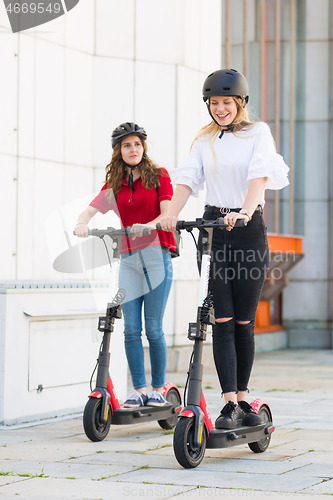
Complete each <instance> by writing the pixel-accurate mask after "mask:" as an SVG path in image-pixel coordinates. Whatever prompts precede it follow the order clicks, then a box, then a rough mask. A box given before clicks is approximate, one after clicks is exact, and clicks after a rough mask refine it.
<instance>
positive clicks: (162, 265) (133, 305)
mask: <svg viewBox="0 0 333 500" xmlns="http://www.w3.org/2000/svg"><path fill="white" fill-rule="evenodd" d="M171 283H172V263H171V256H170V252H169V250H168V249H166V248H163V247H162V248H161V247H158V246H154V247H147V248H145V249H143V250H138V251H136V252H133V253H132V254H130V255H129V254H126V255H123V256H122V257H121V263H120V270H119V288H123V289H125V291H126V298H125V300H124V302H123V303H122V311H123V316H124V335H125V352H126V357H127V362H128V366H129V369H130V373H131V377H132V383H133V386H134V389H140V388H142V387H146V386H147V384H146V377H145V367H144V351H143V346H142V338H141V334H142V307H143V308H144V319H145V330H146V336H147V339H148V343H149V355H150V363H151V377H152V381H151V385H152V387H155V388H157V387H163V385H164V384H165V371H166V361H167V347H166V342H165V338H164V333H163V315H164V311H165V306H166V303H167V299H168V296H169V292H170V288H171Z"/></svg>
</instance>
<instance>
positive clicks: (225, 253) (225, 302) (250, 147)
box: [161, 69, 289, 429]
mask: <svg viewBox="0 0 333 500" xmlns="http://www.w3.org/2000/svg"><path fill="white" fill-rule="evenodd" d="M203 100H204V102H205V103H206V105H207V109H208V112H209V114H210V116H211V118H212V121H211V122H210V123H209V124H208V125H207V126H205V127H203V128H202V129H201V130H200V132H199V134H198V135H197V137H196V138H195V140H194V142H193V144H192V147H191V150H190V154H189V156H188V157H187V158H186V159H185V160H184V161H183V162H181V163H180V165H179V166H178V168H177V169H176V176H175V183H176V189H175V193H174V196H173V198H172V201H171V204H170V205H169V207H168V213H167V215H166V216H165V217H163V218H162V220H161V226H162V229H164V230H165V231H171V230H174V229H175V225H176V222H177V217H178V215H179V212H180V211H181V210H182V208H183V207H184V206H185V204H186V202H187V200H188V198H189V196H190V195H194V196H196V195H197V194H198V191H199V190H200V189H202V188H203V186H204V183H205V184H206V189H207V194H206V205H205V211H204V215H203V217H204V218H205V219H208V220H212V219H216V218H217V217H221V214H222V216H224V221H225V223H226V224H228V225H229V227H228V231H221V230H214V234H213V247H212V264H211V275H210V291H211V293H212V295H213V302H214V308H215V318H216V324H215V325H214V326H213V354H214V361H215V366H216V370H217V374H218V377H219V381H220V384H221V388H222V391H223V392H222V393H223V395H224V399H225V406H224V407H223V409H222V411H221V414H220V415H219V417H218V418H217V420H216V422H215V426H216V428H220V429H224V428H226V429H233V428H235V427H236V426H238V425H239V424H243V425H256V424H258V423H260V417H259V416H258V415H257V414H255V413H254V412H253V411H252V408H251V406H250V405H249V404H248V403H247V402H246V401H245V396H246V392H247V391H248V382H249V378H250V374H251V369H252V365H253V360H254V321H255V316H256V311H257V307H258V302H259V298H260V294H261V290H262V287H263V284H264V280H265V276H266V271H267V265H268V259H269V254H268V245H267V230H266V227H265V223H264V220H263V214H262V212H263V206H264V203H265V201H264V194H265V189H281V188H283V187H285V186H287V185H288V184H289V182H288V178H287V173H288V170H289V169H288V167H287V165H286V164H285V163H284V161H283V159H282V157H281V156H280V155H278V154H277V153H276V149H275V145H274V141H273V138H272V135H271V132H270V129H269V127H268V125H267V124H266V123H263V122H257V123H253V122H250V120H249V118H248V114H247V109H246V105H247V103H248V100H249V90H248V83H247V81H246V79H245V77H244V75H242V74H241V73H240V72H238V71H236V70H234V69H221V70H218V71H215V72H214V73H211V74H210V75H209V76H208V77H207V78H206V80H205V82H204V85H203ZM237 219H245V220H246V221H247V226H246V227H235V228H234V225H235V222H236V220H237Z"/></svg>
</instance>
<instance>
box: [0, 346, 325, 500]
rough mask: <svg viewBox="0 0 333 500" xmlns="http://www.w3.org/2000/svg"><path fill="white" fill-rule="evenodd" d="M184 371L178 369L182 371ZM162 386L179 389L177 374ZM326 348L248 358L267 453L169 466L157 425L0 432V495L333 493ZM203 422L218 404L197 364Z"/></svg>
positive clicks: (62, 424) (49, 426)
mask: <svg viewBox="0 0 333 500" xmlns="http://www.w3.org/2000/svg"><path fill="white" fill-rule="evenodd" d="M186 370H187V366H186V367H185V368H184V372H186ZM168 380H170V381H173V382H175V383H177V384H178V385H179V386H183V385H184V382H185V373H170V374H168ZM332 382H333V351H326V350H325V351H321V350H318V351H305V350H304V351H298V350H297V351H291V350H286V351H277V352H272V353H264V354H257V355H256V360H255V365H254V369H253V375H252V378H251V384H250V389H251V393H250V394H249V397H248V400H249V401H251V400H252V399H255V398H257V397H260V398H262V399H265V400H266V401H267V402H268V403H269V405H270V407H271V409H272V412H273V418H274V424H275V427H276V430H275V432H274V433H273V435H272V440H271V444H270V447H269V448H268V450H267V451H266V452H265V453H262V454H254V453H253V452H252V451H251V450H250V449H249V448H248V446H247V445H240V446H237V447H235V448H231V449H218V450H206V454H205V457H204V459H203V461H202V463H201V465H200V466H199V467H197V468H196V469H191V470H185V469H183V468H182V467H181V466H180V465H179V464H178V462H177V461H176V459H175V457H174V454H173V448H172V437H173V436H172V432H170V431H164V430H163V429H161V428H160V427H159V425H158V424H157V422H156V423H155V422H152V423H146V424H136V425H132V426H112V427H111V429H110V433H109V435H108V436H107V438H106V439H105V440H104V441H103V442H100V443H92V442H90V441H89V440H88V439H87V438H86V436H85V434H84V432H83V429H82V418H81V417H76V418H69V419H66V420H54V421H51V422H48V423H43V424H39V425H35V426H32V425H30V426H26V427H17V428H12V427H10V428H1V429H0V498H4V499H8V500H11V499H14V498H15V499H17V498H21V499H24V500H28V499H29V500H30V499H43V500H44V499H57V500H58V499H59V500H60V499H80V500H99V499H103V500H108V499H120V498H147V499H169V498H172V499H177V500H178V499H185V498H191V499H205V498H252V497H253V498H270V499H275V498H288V499H289V498H290V499H300V500H305V499H310V498H311V499H314V500H315V499H317V498H319V497H323V496H324V498H327V495H331V496H332V495H333V387H332V385H333V384H332ZM204 387H205V396H206V400H207V402H208V404H209V408H210V413H211V416H212V418H214V419H215V417H216V416H217V415H218V413H219V411H220V409H221V406H222V404H223V403H222V400H221V396H220V391H219V389H218V384H217V378H216V375H215V370H214V368H213V367H212V366H211V365H210V366H208V367H205V373H204Z"/></svg>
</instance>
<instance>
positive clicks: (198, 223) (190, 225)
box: [156, 217, 248, 231]
mask: <svg viewBox="0 0 333 500" xmlns="http://www.w3.org/2000/svg"><path fill="white" fill-rule="evenodd" d="M247 222H248V221H247V220H246V219H237V220H236V223H235V227H244V226H246V225H247ZM205 227H219V228H221V229H226V228H227V227H229V224H225V223H224V217H219V218H218V219H215V220H205V219H196V220H195V221H186V220H179V221H178V222H177V224H176V230H177V231H180V230H184V229H185V230H191V229H194V228H198V229H201V228H205ZM156 229H162V228H161V224H160V223H159V222H158V223H157V224H156Z"/></svg>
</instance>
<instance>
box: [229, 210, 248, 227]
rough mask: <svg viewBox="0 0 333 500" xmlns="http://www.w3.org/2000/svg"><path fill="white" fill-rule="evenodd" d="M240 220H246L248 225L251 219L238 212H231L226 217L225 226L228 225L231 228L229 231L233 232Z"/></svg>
mask: <svg viewBox="0 0 333 500" xmlns="http://www.w3.org/2000/svg"><path fill="white" fill-rule="evenodd" d="M238 219H245V220H246V223H247V222H248V221H249V218H248V216H247V215H245V214H240V213H238V212H229V213H228V214H227V215H226V216H225V217H224V222H225V224H228V226H229V227H227V228H226V229H227V231H231V230H232V229H233V228H234V226H235V223H236V221H237V220H238Z"/></svg>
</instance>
